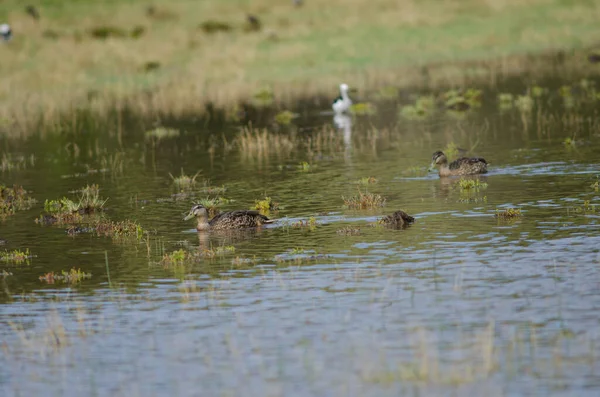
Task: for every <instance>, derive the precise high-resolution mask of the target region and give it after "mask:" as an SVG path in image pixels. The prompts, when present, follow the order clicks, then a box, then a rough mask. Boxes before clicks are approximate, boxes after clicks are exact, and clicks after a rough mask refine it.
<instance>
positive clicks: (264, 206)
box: [250, 197, 279, 213]
mask: <svg viewBox="0 0 600 397" xmlns="http://www.w3.org/2000/svg"><path fill="white" fill-rule="evenodd" d="M250 209H253V210H258V211H260V212H262V213H268V212H270V211H277V210H279V203H277V202H275V201H273V200H272V199H271V197H265V198H264V199H262V200H254V205H253V206H252V207H251V208H250Z"/></svg>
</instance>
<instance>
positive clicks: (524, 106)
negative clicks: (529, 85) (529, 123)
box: [515, 95, 534, 113]
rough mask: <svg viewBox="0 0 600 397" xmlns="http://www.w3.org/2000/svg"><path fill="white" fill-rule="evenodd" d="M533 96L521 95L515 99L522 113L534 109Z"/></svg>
mask: <svg viewBox="0 0 600 397" xmlns="http://www.w3.org/2000/svg"><path fill="white" fill-rule="evenodd" d="M533 104H534V102H533V98H531V97H530V96H528V95H519V96H517V98H516V99H515V107H516V108H517V109H519V111H521V112H522V113H529V112H531V110H532V109H533Z"/></svg>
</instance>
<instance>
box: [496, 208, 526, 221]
mask: <svg viewBox="0 0 600 397" xmlns="http://www.w3.org/2000/svg"><path fill="white" fill-rule="evenodd" d="M521 216H522V214H521V210H520V209H518V208H506V209H504V210H498V209H497V210H496V215H495V217H496V218H500V219H514V218H520V217H521Z"/></svg>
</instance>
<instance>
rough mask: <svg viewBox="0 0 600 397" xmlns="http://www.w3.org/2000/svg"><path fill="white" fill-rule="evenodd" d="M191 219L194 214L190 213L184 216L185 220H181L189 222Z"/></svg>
mask: <svg viewBox="0 0 600 397" xmlns="http://www.w3.org/2000/svg"><path fill="white" fill-rule="evenodd" d="M193 217H194V214H193V213H191V212H190V213H189V214H187V215H186V216H185V218H183V220H184V221H189V220H190V219H192V218H193Z"/></svg>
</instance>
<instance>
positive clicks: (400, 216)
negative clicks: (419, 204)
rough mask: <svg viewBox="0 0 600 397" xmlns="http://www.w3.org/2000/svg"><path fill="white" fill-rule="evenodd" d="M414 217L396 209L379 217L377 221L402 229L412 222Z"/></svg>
mask: <svg viewBox="0 0 600 397" xmlns="http://www.w3.org/2000/svg"><path fill="white" fill-rule="evenodd" d="M414 221H415V218H413V217H412V216H410V215H408V214H407V213H406V212H404V211H396V212H394V213H393V214H392V215H388V216H385V217H383V218H381V219H379V220H378V221H377V222H378V223H379V224H382V225H386V226H390V227H394V228H397V229H404V228H405V227H407V226H408V225H410V224H411V223H414Z"/></svg>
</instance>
